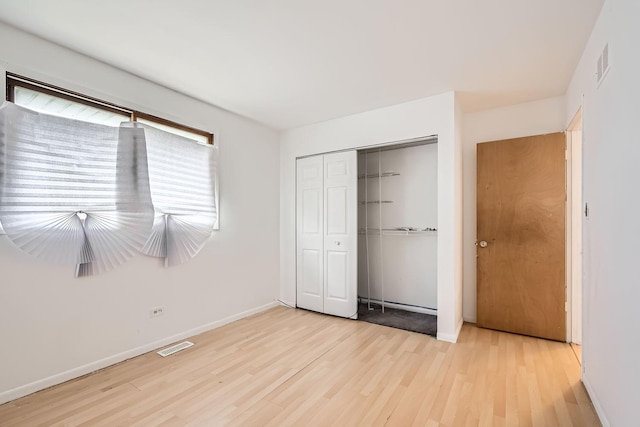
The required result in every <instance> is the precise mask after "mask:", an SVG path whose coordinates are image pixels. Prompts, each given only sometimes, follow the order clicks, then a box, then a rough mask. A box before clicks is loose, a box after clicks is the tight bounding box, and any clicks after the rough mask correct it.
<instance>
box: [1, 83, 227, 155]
mask: <svg viewBox="0 0 640 427" xmlns="http://www.w3.org/2000/svg"><path fill="white" fill-rule="evenodd" d="M16 87H22V88H25V89H29V90H32V91H35V92H41V93H44V94H47V95H50V96H55V97H58V98H62V99H65V100H67V101H73V102H77V103H80V104H84V105H87V106H89V107H93V108H97V109H100V110H104V111H108V112H110V113H114V114H121V115H122V116H123V117H129V121H131V122H136V121H137V119H138V118H141V119H144V120H148V121H150V122H155V123H158V124H160V125H164V126H169V127H172V128H175V129H178V130H182V131H185V132H190V133H193V134H196V135H200V136H203V137H205V138H206V139H207V144H210V145H214V134H213V133H211V132H207V131H203V130H201V129H197V128H194V127H191V126H187V125H183V124H181V123H177V122H174V121H173V120H168V119H165V118H162V117H158V116H154V115H153V114H148V113H144V112H141V111H137V110H134V109H131V108H126V107H122V106H120V105H117V104H113V103H111V102H107V101H103V100H101V99H98V98H94V97H92V96H88V95H84V94H81V93H78V92H74V91H71V90H68V89H64V88H61V87H58V86H54V85H51V84H48V83H44V82H41V81H38V80H34V79H31V78H29V77H24V76H21V75H18V74H13V73H10V72H8V71H7V73H6V99H7V101H9V102H14V101H15V88H16Z"/></svg>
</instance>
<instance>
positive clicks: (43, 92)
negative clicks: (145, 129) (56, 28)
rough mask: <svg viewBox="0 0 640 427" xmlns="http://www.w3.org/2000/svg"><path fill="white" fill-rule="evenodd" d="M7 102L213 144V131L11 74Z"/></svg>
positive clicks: (40, 110)
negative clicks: (137, 125)
mask: <svg viewBox="0 0 640 427" xmlns="http://www.w3.org/2000/svg"><path fill="white" fill-rule="evenodd" d="M7 101H10V102H13V103H15V104H16V105H20V106H22V107H26V108H29V109H30V110H34V111H38V112H41V113H46V114H52V115H56V116H61V117H66V118H69V119H75V120H82V121H85V122H91V123H97V124H101V125H108V126H118V125H119V124H120V123H121V122H126V121H134V122H136V121H137V122H140V123H143V124H145V125H148V126H152V127H155V128H157V129H160V130H163V131H165V132H169V133H173V134H175V135H179V136H182V137H184V138H189V139H193V140H195V141H198V142H200V143H203V144H213V142H214V138H213V134H212V133H210V132H205V131H203V130H199V129H195V128H192V127H190V126H185V125H182V124H180V123H176V122H173V121H171V120H166V119H163V118H160V117H156V116H153V115H151V114H146V113H142V112H140V111H135V110H132V109H129V108H125V107H121V106H118V105H115V104H111V103H109V102H105V101H101V100H99V99H96V98H92V97H90V96H86V95H82V94H79V93H76V92H72V91H69V90H66V89H62V88H59V87H57V86H53V85H49V84H46V83H42V82H39V81H37V80H33V79H29V78H27V77H22V76H18V75H16V74H11V73H7Z"/></svg>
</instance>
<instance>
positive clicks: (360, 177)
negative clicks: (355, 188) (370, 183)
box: [358, 172, 400, 179]
mask: <svg viewBox="0 0 640 427" xmlns="http://www.w3.org/2000/svg"><path fill="white" fill-rule="evenodd" d="M399 175H400V174H399V173H398V172H382V173H380V174H377V173H371V174H369V175H367V176H365V175H364V174H363V175H358V179H365V178H367V179H368V178H380V177H382V178H386V177H388V176H399Z"/></svg>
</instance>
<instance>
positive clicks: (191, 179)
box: [122, 123, 218, 266]
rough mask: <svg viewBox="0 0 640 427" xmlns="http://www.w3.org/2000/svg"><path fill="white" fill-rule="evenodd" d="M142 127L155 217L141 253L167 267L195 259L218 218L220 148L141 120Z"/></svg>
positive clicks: (133, 124)
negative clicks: (217, 188) (217, 179)
mask: <svg viewBox="0 0 640 427" xmlns="http://www.w3.org/2000/svg"><path fill="white" fill-rule="evenodd" d="M122 126H127V127H133V128H137V129H143V130H144V135H145V140H146V148H147V163H148V170H149V184H150V187H151V200H152V203H153V207H154V210H155V218H154V222H153V229H152V231H151V235H150V237H149V239H148V240H147V242H146V244H145V245H144V247H143V249H142V252H143V253H145V254H147V255H150V256H155V257H160V258H164V263H165V265H166V266H171V265H177V264H182V263H184V262H186V261H188V260H190V259H191V258H193V257H194V256H195V255H196V254H197V253H198V252H199V251H200V249H201V248H202V246H203V245H204V244H205V243H206V241H207V239H209V237H210V236H211V232H212V231H213V229H214V228H215V227H216V225H217V222H218V206H217V191H216V175H217V158H218V148H217V147H215V146H213V145H208V144H201V143H198V142H195V141H193V140H191V139H188V138H184V137H181V136H178V135H175V134H172V133H168V132H164V131H162V130H159V129H156V128H154V127H151V126H147V125H143V124H140V123H123V124H122Z"/></svg>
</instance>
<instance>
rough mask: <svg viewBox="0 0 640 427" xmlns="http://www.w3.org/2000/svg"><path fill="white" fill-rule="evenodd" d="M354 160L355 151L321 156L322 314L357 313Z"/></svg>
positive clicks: (345, 314)
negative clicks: (322, 163) (322, 176)
mask: <svg viewBox="0 0 640 427" xmlns="http://www.w3.org/2000/svg"><path fill="white" fill-rule="evenodd" d="M357 168H358V164H357V158H356V152H355V151H347V152H343V153H334V154H325V155H324V229H325V238H324V266H325V275H324V312H325V313H327V314H333V315H335V316H342V317H356V316H357V312H358V302H357V298H358V272H357V270H358V254H357V249H358V240H357V239H358V219H357V209H358V206H357V203H358V196H357V178H358V177H357V172H358V171H357Z"/></svg>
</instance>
